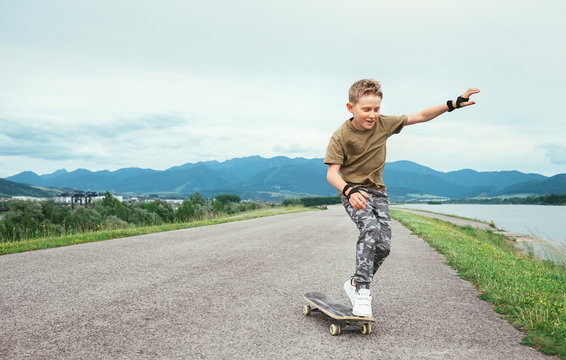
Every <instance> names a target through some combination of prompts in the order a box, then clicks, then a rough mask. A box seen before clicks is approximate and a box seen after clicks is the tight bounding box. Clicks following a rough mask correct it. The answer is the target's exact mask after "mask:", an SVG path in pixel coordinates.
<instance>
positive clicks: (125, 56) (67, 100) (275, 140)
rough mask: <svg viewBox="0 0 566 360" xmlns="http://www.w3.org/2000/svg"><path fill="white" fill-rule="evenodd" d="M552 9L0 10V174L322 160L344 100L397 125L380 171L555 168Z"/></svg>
mask: <svg viewBox="0 0 566 360" xmlns="http://www.w3.org/2000/svg"><path fill="white" fill-rule="evenodd" d="M565 10H566V3H564V2H561V1H554V0H549V1H544V2H536V3H535V2H532V1H526V0H519V1H488V0H479V1H475V2H473V3H472V4H464V3H458V2H453V1H444V0H433V1H426V2H423V1H417V0H404V1H403V0H402V1H397V2H388V3H384V2H376V1H369V0H357V1H346V0H341V1H337V0H331V1H318V0H309V1H298V0H294V1H268V2H260V1H254V0H242V1H214V2H196V1H174V0H166V1H161V2H152V1H125V0H118V1H108V0H103V1H97V2H94V3H86V2H75V1H63V0H54V1H49V2H44V1H32V0H22V1H17V2H15V1H14V2H2V4H0V50H1V53H2V56H1V57H0V79H1V81H0V177H6V176H10V175H14V174H16V173H19V172H21V171H24V170H32V171H35V172H37V173H40V174H43V173H50V172H53V171H55V170H57V169H60V168H66V169H68V170H70V171H72V170H74V169H76V168H87V169H90V170H101V169H109V170H115V169H118V168H122V167H134V166H135V167H143V168H153V169H165V168H168V167H171V166H175V165H181V164H183V163H187V162H196V161H204V160H220V161H222V160H226V159H229V158H233V157H241V156H249V155H262V156H266V157H271V156H277V155H285V156H289V157H297V156H302V157H323V156H324V152H325V150H326V145H327V141H328V139H329V137H330V135H331V134H332V132H333V131H334V130H335V129H336V128H337V127H338V126H339V125H340V124H341V123H342V122H343V121H344V120H345V119H346V118H347V117H349V113H347V111H346V107H345V103H346V101H347V90H348V87H349V86H350V85H351V83H353V82H354V81H356V80H358V79H360V78H363V77H372V78H375V79H378V80H380V81H381V82H382V86H383V90H384V100H383V104H382V112H383V113H386V114H404V113H412V112H415V111H418V110H420V109H422V108H424V107H427V106H432V105H437V104H441V103H444V102H445V101H446V100H447V99H449V98H454V97H456V96H458V95H459V94H461V93H462V92H463V91H464V90H466V89H467V88H468V87H478V88H480V89H481V91H482V92H481V93H480V94H478V95H477V96H476V97H475V100H476V101H477V103H478V104H477V105H475V106H473V107H469V108H466V109H462V110H457V111H454V112H452V113H448V114H445V115H442V116H441V117H439V118H438V119H435V120H433V121H432V122H430V123H427V124H419V125H415V126H410V127H407V128H405V129H404V130H403V131H402V133H401V134H400V135H396V136H394V137H393V138H391V140H390V145H389V149H388V160H389V161H394V160H411V161H416V162H418V163H421V164H423V165H426V166H430V167H433V168H435V169H437V170H441V171H449V170H458V169H463V168H472V169H475V170H478V171H487V170H512V169H514V170H519V171H523V172H537V173H541V174H545V175H554V174H557V173H565V172H566V142H565V141H564V139H566V126H565V125H564V123H565V121H564V119H563V115H562V112H561V107H560V104H561V101H562V99H561V97H562V91H561V86H562V84H564V83H565V81H566V71H564V69H563V64H564V63H566V48H565V47H564V46H560V45H559V44H561V43H562V42H563V41H562V38H563V37H564V35H566V24H565V22H564V21H563V19H562V17H563V14H564V13H565Z"/></svg>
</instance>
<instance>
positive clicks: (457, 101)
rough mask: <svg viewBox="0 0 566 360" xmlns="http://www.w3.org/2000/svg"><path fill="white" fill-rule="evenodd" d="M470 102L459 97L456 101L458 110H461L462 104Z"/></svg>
mask: <svg viewBox="0 0 566 360" xmlns="http://www.w3.org/2000/svg"><path fill="white" fill-rule="evenodd" d="M468 100H470V98H465V97H461V96H458V99H456V109H459V108H461V107H462V103H463V102H467V101H468Z"/></svg>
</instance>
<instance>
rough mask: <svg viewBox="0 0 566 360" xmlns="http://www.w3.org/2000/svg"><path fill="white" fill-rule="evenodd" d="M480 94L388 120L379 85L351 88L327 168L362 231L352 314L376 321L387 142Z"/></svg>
mask: <svg viewBox="0 0 566 360" xmlns="http://www.w3.org/2000/svg"><path fill="white" fill-rule="evenodd" d="M476 93H479V90H478V89H468V90H467V91H466V92H465V93H464V94H463V95H462V96H459V97H458V98H457V100H455V101H452V100H448V101H447V102H446V104H442V105H438V106H433V107H430V108H427V109H424V110H422V111H419V112H417V113H414V114H410V115H402V116H385V115H381V114H380V110H381V100H382V99H383V94H382V92H381V86H380V84H379V82H378V81H375V80H373V79H362V80H360V81H357V82H355V83H354V84H353V85H352V86H351V87H350V90H349V99H348V103H347V104H346V106H347V108H348V111H349V112H350V113H352V115H353V117H352V118H350V119H349V120H347V121H346V122H345V123H343V124H342V126H340V127H339V128H338V130H336V132H334V134H333V135H332V138H331V139H330V142H329V144H328V149H327V151H326V157H325V159H324V163H325V164H327V165H328V172H327V180H328V182H329V183H330V184H331V185H332V186H334V187H335V188H336V189H337V190H338V192H339V193H340V195H341V199H342V204H343V205H344V207H345V209H346V212H347V213H348V215H350V217H351V219H352V221H354V223H355V224H356V226H357V227H358V229H359V230H360V235H359V237H358V242H357V245H356V272H355V274H354V276H352V277H351V278H350V279H348V280H347V281H346V283H345V284H344V290H345V291H346V294H347V295H348V297H349V298H350V301H351V302H352V307H353V311H352V312H353V313H354V315H357V316H367V317H371V316H372V312H371V299H372V298H371V292H370V290H369V287H370V283H371V281H372V279H373V276H374V274H375V273H376V271H377V270H378V269H379V267H380V266H381V264H382V263H383V261H384V260H385V258H386V257H387V255H389V251H390V248H391V217H390V215H389V207H388V197H387V193H386V191H385V190H386V187H385V184H384V183H383V179H382V173H383V168H384V166H385V153H386V151H385V145H386V141H387V138H389V137H390V136H391V135H393V134H398V133H399V132H400V131H401V129H402V128H403V127H404V126H405V125H412V124H417V123H421V122H426V121H429V120H432V119H434V118H436V117H437V116H439V115H441V114H443V113H445V112H446V111H452V110H454V109H457V108H462V107H466V106H469V105H473V104H475V102H474V101H470V99H469V98H470V96H471V95H473V94H476Z"/></svg>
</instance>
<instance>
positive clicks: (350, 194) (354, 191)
mask: <svg viewBox="0 0 566 360" xmlns="http://www.w3.org/2000/svg"><path fill="white" fill-rule="evenodd" d="M359 192H360V188H353V189H352V190H350V193H349V194H348V195H346V197H347V198H348V200H350V196H352V195H354V194H355V193H359Z"/></svg>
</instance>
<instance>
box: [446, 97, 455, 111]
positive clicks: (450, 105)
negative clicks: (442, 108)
mask: <svg viewBox="0 0 566 360" xmlns="http://www.w3.org/2000/svg"><path fill="white" fill-rule="evenodd" d="M446 105H447V106H448V112H451V111H452V110H454V106H452V100H448V101H447V102H446Z"/></svg>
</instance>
